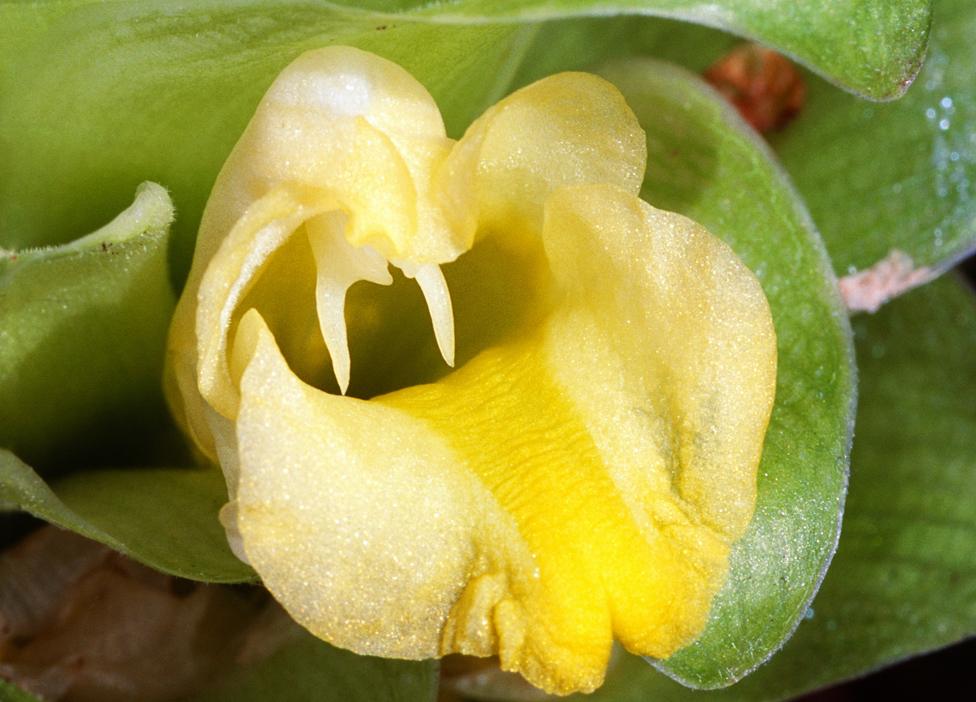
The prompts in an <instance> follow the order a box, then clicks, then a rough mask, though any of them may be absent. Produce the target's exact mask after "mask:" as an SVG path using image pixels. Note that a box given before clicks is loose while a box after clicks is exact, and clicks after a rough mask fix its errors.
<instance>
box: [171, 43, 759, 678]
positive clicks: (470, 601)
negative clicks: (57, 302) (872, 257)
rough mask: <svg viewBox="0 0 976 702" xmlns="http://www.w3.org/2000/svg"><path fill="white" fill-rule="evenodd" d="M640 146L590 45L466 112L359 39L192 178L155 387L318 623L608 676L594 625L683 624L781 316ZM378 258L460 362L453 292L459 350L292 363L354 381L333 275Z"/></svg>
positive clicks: (605, 640)
mask: <svg viewBox="0 0 976 702" xmlns="http://www.w3.org/2000/svg"><path fill="white" fill-rule="evenodd" d="M644 161H645V142H644V137H643V134H642V133H641V131H640V129H639V127H638V126H637V122H636V119H635V118H634V116H633V114H632V113H631V112H630V110H629V108H627V106H626V104H625V103H624V101H623V99H622V97H621V96H620V95H619V93H617V91H616V89H615V88H613V87H612V86H611V85H610V84H609V83H606V82H605V81H603V80H601V79H599V78H596V77H594V76H589V75H586V74H561V75H558V76H554V77H552V78H548V79H545V80H542V81H539V82H538V83H536V84H533V85H531V86H528V87H527V88H524V89H522V90H520V91H518V92H516V93H514V94H513V95H511V96H509V97H508V98H506V99H505V100H503V101H502V102H500V103H499V104H498V105H496V106H495V107H493V108H491V109H490V110H489V111H488V112H486V113H485V115H484V116H482V117H481V118H480V119H479V120H477V121H476V122H475V123H474V124H472V126H471V127H470V128H469V130H468V131H467V133H466V134H465V136H464V137H463V138H462V139H461V140H460V141H459V142H457V143H453V142H451V141H450V140H448V139H446V137H445V136H444V133H443V125H442V124H441V122H440V117H439V114H437V112H436V107H435V106H434V105H433V101H432V100H430V98H429V95H427V93H426V91H425V90H424V89H423V88H422V87H421V86H420V85H419V84H417V83H416V81H413V79H412V78H410V77H409V76H408V75H407V74H406V73H405V72H403V71H402V69H399V68H398V67H396V66H393V65H392V64H389V63H388V62H386V61H384V60H382V59H379V58H377V57H373V56H370V55H368V54H365V53H363V52H360V51H356V50H353V49H342V48H336V47H333V48H330V49H325V50H321V51H318V52H310V53H309V54H306V55H305V56H303V57H301V58H299V59H298V60H297V61H296V62H295V63H293V64H292V66H291V67H289V68H288V69H286V71H285V72H284V73H283V74H282V76H281V77H279V79H278V80H277V81H276V83H275V85H274V86H272V88H271V89H270V90H269V93H268V95H267V96H266V97H265V100H264V102H262V105H261V106H260V107H259V109H258V112H257V114H256V115H255V118H254V120H253V121H252V123H251V125H250V126H249V127H248V130H247V131H246V132H245V134H244V136H243V137H242V138H241V141H240V142H239V144H238V146H237V147H236V149H235V151H234V153H233V154H232V156H231V157H230V159H229V160H228V162H227V165H226V166H225V168H224V171H223V172H222V174H221V176H220V179H219V180H218V183H217V185H216V186H215V189H214V194H213V195H212V197H211V201H210V203H209V204H208V208H207V216H206V217H205V219H204V223H203V228H202V230H201V242H200V243H199V244H198V259H197V260H196V261H195V263H194V275H193V276H191V281H190V285H189V287H188V292H187V293H185V294H184V297H183V300H182V301H181V308H180V313H179V314H178V315H177V318H176V319H175V321H174V325H173V330H172V334H171V342H170V349H171V351H170V353H171V356H170V364H171V374H170V381H169V382H170V386H169V387H170V393H171V401H172V403H173V405H174V409H175V410H176V412H177V413H178V414H179V415H180V416H181V417H182V418H183V421H184V423H185V424H186V425H187V426H188V428H189V430H190V431H191V435H193V436H194V437H195V438H196V440H197V442H198V444H199V445H200V447H201V449H202V450H204V451H205V452H208V453H210V454H211V455H212V456H215V457H217V458H218V459H219V460H220V462H221V465H222V466H223V468H224V470H225V473H226V475H227V478H228V484H229V487H230V492H231V498H232V501H231V502H230V503H229V505H228V507H226V508H225V510H224V511H223V513H222V519H223V520H224V523H225V526H226V527H227V529H228V533H229V536H230V538H231V539H232V540H233V542H234V545H235V549H236V550H237V551H238V552H239V553H240V554H241V555H242V557H245V558H246V559H247V561H248V562H249V563H251V564H252V565H253V567H254V568H255V570H257V572H258V573H259V574H260V575H261V577H262V579H263V580H264V582H265V584H266V586H267V587H268V588H269V589H270V590H271V592H272V593H273V594H274V595H275V597H276V598H278V599H279V601H280V602H281V603H282V604H283V605H284V606H285V607H286V608H287V609H288V610H289V612H290V613H291V614H292V616H294V617H295V618H296V619H297V620H298V621H299V622H301V623H302V624H303V625H304V626H306V627H307V628H309V629H310V630H311V631H312V632H314V633H315V634H317V635H318V636H320V637H322V638H324V639H326V640H328V641H330V642H332V643H334V644H336V645H339V646H343V647H346V648H349V649H351V650H354V651H357V652H360V653H365V654H374V655H383V656H392V657H402V658H426V657H432V656H440V655H444V654H447V653H452V652H461V653H468V654H474V655H491V654H495V653H497V654H498V655H499V657H500V659H501V662H502V665H503V667H505V668H506V669H509V670H516V671H519V672H520V673H522V674H523V675H524V676H525V677H526V678H527V679H528V680H529V681H530V682H532V683H533V684H535V685H537V686H539V687H542V688H544V689H546V690H549V691H553V692H559V693H568V692H572V691H577V690H592V689H594V688H595V687H596V686H598V685H599V684H600V682H601V681H602V679H603V675H604V671H605V668H606V665H607V661H608V658H609V654H610V650H611V646H612V643H613V641H614V639H617V640H619V641H621V642H622V643H623V645H624V646H626V647H627V648H628V649H629V650H631V651H633V652H636V653H639V654H643V655H649V656H655V657H667V656H669V655H670V654H671V653H673V652H674V651H676V650H678V649H679V648H680V647H682V646H684V645H686V644H687V643H689V642H691V641H692V640H693V639H694V638H695V636H696V635H697V634H698V632H700V630H701V628H702V627H703V626H704V623H705V621H706V618H707V616H708V612H709V607H710V604H711V600H712V598H713V596H714V595H715V593H716V592H717V591H718V589H719V588H720V587H721V585H722V583H723V581H724V578H725V574H726V570H727V567H728V553H729V549H730V546H731V544H732V543H733V542H734V541H735V540H736V539H737V538H738V537H739V536H741V534H742V533H743V531H744V530H745V528H746V526H747V525H748V523H749V520H750V519H751V516H752V512H753V509H754V505H755V478H756V470H757V465H758V461H759V457H760V453H761V449H762V442H763V437H764V433H765V428H766V425H767V423H768V420H769V412H770V409H771V407H772V401H773V393H774V386H775V376H776V355H775V333H774V331H773V327H772V321H771V318H770V313H769V308H768V305H767V303H766V300H765V298H764V297H763V294H762V292H761V289H760V287H759V284H758V282H757V281H756V279H755V277H754V276H753V275H752V273H751V272H750V271H749V270H748V269H747V268H746V267H745V266H744V265H743V264H742V263H741V262H739V261H738V259H737V258H736V257H735V255H734V253H733V252H732V251H731V250H730V249H729V248H728V247H727V246H725V245H724V244H722V243H721V242H720V241H719V240H718V239H716V238H715V237H713V236H712V235H711V234H709V233H708V232H707V231H705V230H704V229H703V228H701V227H700V226H698V225H696V224H695V223H693V222H691V221H689V220H687V219H685V218H683V217H680V216H678V215H675V214H673V213H668V212H663V211H660V210H656V209H654V208H652V207H651V206H650V205H647V204H646V203H644V202H642V201H641V200H639V199H638V197H637V192H638V190H639V188H640V184H641V181H642V178H643V173H644ZM459 256H460V258H459ZM468 257H470V258H468ZM388 263H392V264H393V265H394V266H396V267H397V268H399V269H400V270H402V271H403V273H404V274H405V275H406V276H407V278H413V279H414V281H413V282H412V283H411V284H412V285H415V286H418V285H419V288H420V290H421V292H422V296H423V300H424V304H426V306H427V308H428V311H429V314H430V322H432V324H433V332H432V331H431V328H430V326H427V327H426V328H425V329H419V328H418V329H415V330H414V333H416V334H420V333H424V334H426V335H428V336H433V337H435V339H436V346H437V347H438V348H439V353H440V355H441V356H443V359H444V360H445V361H447V363H448V364H451V365H453V362H454V360H455V356H454V348H455V336H456V335H455V320H457V324H458V325H459V326H458V333H459V336H457V339H458V340H460V341H462V342H463V343H462V346H461V347H460V348H461V351H462V355H461V356H459V359H458V360H459V365H458V368H457V370H455V371H452V372H445V374H443V377H441V378H440V380H437V382H433V383H416V384H413V385H410V384H407V386H406V387H401V389H397V390H395V391H392V392H388V393H385V394H381V395H378V396H374V397H372V398H371V399H359V398H355V397H343V396H342V395H340V394H337V393H329V392H326V391H324V390H323V389H322V388H321V387H319V386H317V385H316V383H314V382H312V381H310V380H309V378H311V377H313V376H315V373H311V372H310V371H309V370H308V369H310V368H315V367H318V366H319V365H321V363H322V362H323V359H325V360H327V358H328V357H330V356H331V359H332V369H333V373H334V375H335V377H336V378H337V379H338V382H339V389H340V390H341V391H342V392H345V390H346V387H347V384H348V382H349V378H350V364H352V365H353V366H355V364H356V362H357V361H356V359H355V358H350V355H349V340H348V338H347V337H348V333H349V329H347V328H346V321H347V319H346V318H347V317H348V313H349V312H350V310H352V311H353V312H354V314H353V317H354V319H352V327H351V329H352V331H353V332H354V333H355V332H357V329H359V327H360V326H361V324H362V321H361V320H359V319H356V318H355V316H356V314H364V313H365V312H364V311H365V310H367V309H368V308H367V307H364V306H362V305H358V306H357V305H353V307H351V308H350V310H346V309H345V305H346V299H347V295H349V294H351V293H350V291H351V289H352V286H354V285H356V286H358V285H375V284H377V283H379V284H387V283H389V282H390V280H391V278H390V275H389V272H388V268H387V266H388ZM469 263H470V265H469ZM442 267H443V270H442ZM512 270H518V271H520V272H519V273H517V274H513V273H512ZM466 275H467V276H471V275H478V276H487V277H495V276H497V277H498V279H499V280H502V281H508V282H506V283H505V284H502V285H496V286H494V287H493V286H491V285H479V284H474V285H472V284H471V282H472V281H470V280H465V276H466ZM475 282H476V283H478V282H479V281H475ZM397 285H398V283H396V282H394V288H393V291H394V293H396V291H397V290H398V288H397ZM527 285H530V286H531V287H526V286H527ZM452 287H454V288H456V289H457V290H458V291H459V295H458V296H457V297H455V298H454V304H452V294H451V292H450V289H451V288H452ZM478 290H483V291H484V294H485V295H488V297H487V298H486V299H477V300H474V299H473V298H472V291H478ZM396 294H399V293H396ZM376 310H378V311H377V314H379V315H381V316H382V307H378V308H376ZM469 315H474V319H471V318H470V317H469ZM296 320H297V321H296ZM481 320H484V322H483V323H481ZM381 321H382V322H384V323H385V324H387V325H389V326H390V327H391V328H397V329H399V327H400V326H402V325H403V324H404V322H403V321H402V320H400V319H397V318H395V317H392V318H388V319H385V320H384V319H381ZM479 325H480V326H479ZM482 326H483V331H480V328H481V327H482ZM499 329H503V330H504V332H500V331H499ZM296 330H297V331H296ZM397 333H400V332H399V331H398V332H397ZM479 333H480V334H481V336H480V338H481V339H482V343H481V344H480V345H479V343H478V339H479ZM309 334H310V335H311V336H309V337H308V339H309V341H308V342H307V343H306V342H305V341H303V339H304V338H305V336H303V335H309ZM391 334H392V332H391ZM389 338H390V339H391V340H393V339H396V338H398V337H397V336H396V335H391V336H390V337H389ZM376 339H377V342H376V343H381V344H382V343H383V338H382V335H379V336H377V337H376ZM383 351H384V352H385V353H386V354H387V355H392V356H393V360H392V363H393V364H394V365H396V366H397V367H398V371H402V370H403V369H406V370H407V371H409V369H410V368H411V364H418V365H417V368H418V369H419V368H420V365H419V364H420V363H421V361H420V360H418V359H415V358H412V357H411V356H410V355H409V354H406V355H404V356H402V357H400V356H398V355H397V354H398V353H400V352H401V349H400V348H399V347H398V346H397V344H395V343H389V345H388V346H385V347H384V348H383ZM418 358H419V357H418ZM423 363H426V361H424V362H423ZM367 370H368V369H367ZM316 377H317V376H316Z"/></svg>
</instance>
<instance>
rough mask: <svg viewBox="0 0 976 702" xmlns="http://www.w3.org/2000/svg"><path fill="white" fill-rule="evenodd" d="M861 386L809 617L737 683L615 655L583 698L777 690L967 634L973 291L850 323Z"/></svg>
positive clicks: (971, 625)
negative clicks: (838, 511) (834, 535)
mask: <svg viewBox="0 0 976 702" xmlns="http://www.w3.org/2000/svg"><path fill="white" fill-rule="evenodd" d="M855 330H856V337H857V348H858V361H859V364H860V377H861V384H860V385H861V391H860V407H859V409H858V425H857V426H858V430H857V441H856V442H855V446H854V453H853V468H852V475H851V486H850V494H849V496H848V500H847V510H846V516H845V519H844V531H843V534H842V536H841V540H840V548H839V549H838V551H837V557H836V558H834V562H833V565H832V566H831V568H830V571H829V572H828V573H827V577H826V579H825V580H824V584H823V587H822V588H821V590H820V594H819V595H818V596H817V599H816V600H815V601H814V604H813V609H812V610H811V611H810V613H809V614H810V618H808V619H806V620H804V621H803V623H802V624H801V625H800V628H799V629H798V630H797V633H796V635H795V636H794V637H793V638H792V639H791V640H790V641H789V643H787V644H786V646H785V648H784V649H783V650H782V651H781V652H780V653H778V654H777V655H776V656H775V657H774V658H773V659H772V661H770V663H769V664H767V665H766V666H764V667H762V668H760V669H759V670H758V671H756V672H755V673H753V674H752V675H751V676H749V677H748V678H746V679H745V680H743V681H742V682H740V683H739V684H737V685H735V686H733V687H731V688H728V689H726V690H720V691H716V692H695V691H692V690H688V689H687V688H683V687H681V686H680V685H678V684H676V683H674V682H673V681H670V680H668V679H666V678H664V677H663V676H662V675H660V674H657V673H656V672H654V671H652V670H651V669H649V668H648V667H647V666H646V665H645V664H644V662H643V661H641V660H640V659H639V658H635V657H633V656H626V657H624V658H622V660H620V661H619V663H618V665H617V667H616V668H614V669H613V670H612V672H611V674H610V676H609V677H608V680H607V684H606V685H605V686H604V687H603V688H601V689H600V690H599V691H597V692H596V693H595V694H594V695H592V696H588V697H586V698H580V699H581V700H582V699H586V700H589V701H591V702H631V701H632V702H638V701H641V702H643V701H644V700H648V699H667V700H671V701H672V702H680V701H682V700H690V701H695V700H698V701H699V702H708V701H711V700H715V701H716V702H720V701H723V702H733V701H742V702H757V701H758V700H779V699H788V698H792V697H795V696H797V695H800V694H802V693H804V692H808V691H810V690H813V689H815V688H817V687H820V686H823V685H827V684H831V683H836V682H839V681H840V680H843V679H845V678H850V677H854V676H857V675H862V674H864V673H866V672H868V671H871V670H874V669H875V668H878V667H881V666H883V665H886V664H890V663H892V662H894V661H896V660H898V659H901V658H905V657H907V656H911V655H915V654H919V653H922V652H925V651H929V650H932V649H935V648H939V647H941V646H946V645H949V644H951V643H954V642H956V641H959V640H960V639H962V638H965V637H967V636H973V635H974V634H976V577H974V576H976V548H974V544H976V514H974V513H973V509H972V506H973V504H974V503H976V434H974V433H973V426H974V424H976V376H974V375H973V372H972V349H973V348H974V347H976V298H974V296H973V292H972V290H970V289H969V288H968V287H966V286H964V285H961V284H960V283H959V282H958V281H957V280H954V279H952V278H944V279H942V280H939V281H937V282H935V283H933V284H931V285H928V286H926V287H924V288H921V289H919V290H916V291H913V292H912V293H911V294H909V295H907V296H905V297H903V298H901V299H898V300H896V301H895V302H893V303H891V304H889V305H887V306H886V307H884V308H883V309H882V310H881V312H880V313H878V314H877V315H876V316H873V317H866V316H862V317H859V318H857V321H856V323H855Z"/></svg>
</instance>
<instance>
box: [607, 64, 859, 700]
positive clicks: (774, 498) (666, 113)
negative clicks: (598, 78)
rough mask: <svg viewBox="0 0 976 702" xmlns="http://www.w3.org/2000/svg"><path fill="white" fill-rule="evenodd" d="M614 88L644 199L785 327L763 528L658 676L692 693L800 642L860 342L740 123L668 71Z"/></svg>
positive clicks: (762, 486) (616, 73) (615, 77)
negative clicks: (728, 262)
mask: <svg viewBox="0 0 976 702" xmlns="http://www.w3.org/2000/svg"><path fill="white" fill-rule="evenodd" d="M605 75H606V76H607V77H608V78H610V79H611V80H612V81H614V82H615V83H617V85H618V86H619V87H620V88H621V90H622V91H623V92H624V95H625V96H626V97H627V99H628V102H629V103H630V105H631V106H632V107H633V108H634V110H635V112H636V113H637V115H638V118H639V119H640V120H641V124H642V126H643V127H644V128H645V129H646V130H647V135H648V152H649V155H648V162H649V164H650V165H649V168H648V173H647V176H646V179H645V183H644V191H643V196H644V197H645V199H647V200H648V201H649V202H651V203H652V204H655V205H657V206H659V207H664V208H666V209H671V210H675V211H678V212H681V213H683V214H686V215H688V216H690V217H692V218H694V219H695V220H697V221H699V222H701V223H703V224H704V225H705V226H707V227H708V228H709V229H710V230H711V231H712V232H713V233H715V234H717V235H718V236H720V237H722V238H723V239H725V240H726V241H727V242H728V243H729V244H731V246H732V247H733V248H734V249H735V250H736V252H737V253H738V254H739V256H740V257H742V259H743V260H744V261H745V262H746V263H747V264H748V265H749V266H750V268H752V270H753V271H755V272H756V274H757V275H758V276H759V279H760V281H761V282H762V285H763V288H764V290H765V291H766V295H767V297H768V298H769V301H770V306H771V308H772V312H773V319H774V322H775V325H776V333H777V337H778V348H779V377H778V383H777V395H776V404H775V407H774V410H773V416H772V420H771V423H770V427H769V431H768V434H767V438H766V444H765V449H764V453H763V460H762V464H761V467H760V475H759V503H758V508H757V513H756V517H755V519H754V521H753V524H752V526H751V528H750V530H749V532H748V533H747V535H746V536H745V537H744V539H743V540H742V541H741V542H740V543H739V544H737V546H736V548H735V550H734V552H733V557H732V572H731V575H730V577H729V581H728V583H727V584H726V587H725V588H724V590H723V591H722V592H721V593H720V595H719V596H718V599H717V601H716V604H715V605H714V608H713V612H712V617H711V619H710V622H709V624H708V627H707V628H706V630H705V632H704V634H703V635H702V636H701V637H700V638H699V639H698V641H697V642H696V643H694V644H693V645H692V646H690V647H688V648H686V649H684V650H682V651H680V652H678V653H677V654H676V655H674V656H672V657H671V658H670V659H669V660H667V661H664V662H660V663H658V664H657V665H658V666H659V667H660V668H661V669H662V670H663V671H665V672H667V673H668V674H669V675H672V676H674V677H675V678H677V679H680V680H682V681H684V682H686V683H688V684H691V685H694V686H698V687H716V686H721V685H727V684H730V683H732V682H734V681H736V680H737V679H739V678H740V677H741V676H742V675H744V674H745V673H746V672H748V671H749V670H750V669H752V668H754V667H755V666H757V665H759V664H760V663H762V662H763V661H764V660H765V659H766V658H767V657H768V656H769V655H770V654H771V653H772V652H773V651H774V650H776V649H777V648H778V647H779V646H780V645H782V643H783V641H784V640H785V639H786V638H787V637H788V636H789V635H790V634H791V633H792V631H793V629H794V627H795V626H796V625H797V622H798V621H799V619H800V618H801V617H802V616H803V613H804V612H805V611H806V608H807V606H808V604H809V602H810V599H811V598H812V597H813V595H814V593H815V592H816V589H817V586H818V585H819V582H820V579H821V578H822V576H823V573H824V569H825V568H826V566H827V563H828V562H829V560H830V557H831V555H832V554H833V551H834V547H835V544H836V539H837V533H838V528H839V519H840V513H841V511H842V507H843V501H844V492H845V486H846V478H847V452H848V448H849V443H850V431H851V421H852V411H853V392H854V391H853V384H852V383H853V366H852V357H851V356H852V350H851V342H850V330H849V326H848V322H847V316H846V314H845V311H844V310H843V308H842V307H841V305H840V301H839V299H838V296H837V292H836V289H835V287H834V282H833V278H832V275H831V273H830V265H829V261H828V260H827V257H826V255H825V253H824V251H823V247H822V244H821V243H820V240H819V238H818V237H817V234H816V232H815V231H814V230H813V227H812V225H811V223H810V219H809V217H808V216H807V214H806V211H805V210H804V209H803V206H802V204H801V203H800V201H799V199H798V198H797V196H796V193H795V192H794V191H793V190H792V189H791V187H790V185H789V183H788V182H787V181H786V179H785V177H784V175H783V173H782V172H781V171H780V169H779V167H778V166H777V165H776V163H775V161H774V160H773V159H772V156H771V154H770V152H769V150H768V149H767V148H766V147H765V145H764V144H763V143H762V142H761V141H760V140H758V139H757V138H756V136H755V134H754V133H753V132H752V130H750V129H749V128H748V127H746V126H745V124H744V123H743V122H742V121H741V120H740V119H739V117H738V115H737V114H736V113H735V112H734V110H733V109H732V108H731V107H729V106H728V105H727V104H726V103H725V102H724V101H723V100H722V99H721V98H719V97H718V95H717V94H716V93H714V92H713V91H712V90H711V89H710V88H708V87H707V86H706V85H705V84H704V83H702V82H701V81H700V80H699V79H698V78H697V77H696V76H694V75H693V74H690V73H687V72H685V71H684V70H682V69H678V68H676V67H673V66H670V65H668V64H663V63H659V62H653V61H632V62H628V63H623V64H618V65H616V66H614V67H611V68H609V69H607V71H606V72H605Z"/></svg>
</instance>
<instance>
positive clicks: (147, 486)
mask: <svg viewBox="0 0 976 702" xmlns="http://www.w3.org/2000/svg"><path fill="white" fill-rule="evenodd" d="M226 500H227V491H226V488H225V487H224V480H223V477H222V476H221V475H220V473H219V472H218V471H217V470H215V469H204V468H200V469H195V468H125V469H112V470H87V471H80V472H77V473H74V474H72V475H69V476H66V477H64V478H61V479H59V480H56V481H54V482H53V483H52V484H51V485H50V486H48V484H47V483H45V482H44V481H43V480H42V479H41V478H40V477H39V476H38V475H37V473H35V472H34V471H33V470H32V469H31V468H30V467H29V466H27V465H26V464H24V463H23V462H22V461H20V460H19V459H18V458H17V457H16V456H14V455H13V454H12V453H10V452H9V451H0V502H2V503H3V504H4V505H5V506H7V507H9V506H12V507H16V508H19V509H22V510H24V511H25V512H29V513H30V514H32V515H34V516H35V517H38V518H40V519H43V520H45V521H47V522H50V523H51V524H54V525H56V526H59V527H61V528H62V529H68V530H69V531H73V532H75V533H77V534H81V535H82V536H87V537H88V538H89V539H93V540H95V541H99V542H101V543H103V544H105V545H106V546H109V547H111V548H113V549H115V550H116V551H119V552H120V553H123V554H125V555H127V556H129V557H131V558H134V559H135V560H137V561H140V562H142V563H145V564H146V565H148V566H151V567H153V568H155V569H157V570H160V571H163V572H164V573H169V574H171V575H178V576H180V577H183V578H190V579H192V580H203V581H206V582H215V583H219V582H223V583H237V582H248V581H253V580H255V579H256V576H255V575H254V572H253V571H252V570H251V569H250V568H249V567H248V566H246V565H244V564H243V563H241V562H240V561H239V560H237V558H235V557H234V555H233V554H232V553H231V551H230V548H229V547H228V546H227V541H226V538H225V537H224V530H223V527H221V526H220V523H219V522H218V521H217V510H219V509H220V507H221V505H223V504H224V502H226Z"/></svg>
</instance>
